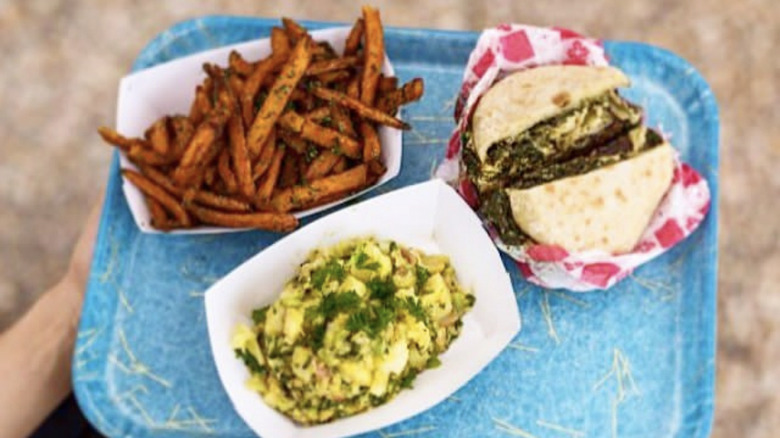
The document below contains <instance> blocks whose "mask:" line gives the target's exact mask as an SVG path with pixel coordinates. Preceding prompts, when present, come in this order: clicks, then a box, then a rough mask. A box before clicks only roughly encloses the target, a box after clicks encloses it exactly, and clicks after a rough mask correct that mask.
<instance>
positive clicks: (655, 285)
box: [628, 273, 677, 300]
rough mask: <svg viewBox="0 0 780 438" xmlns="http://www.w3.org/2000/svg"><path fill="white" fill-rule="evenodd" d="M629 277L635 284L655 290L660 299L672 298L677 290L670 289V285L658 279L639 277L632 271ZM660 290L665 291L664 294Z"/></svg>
mask: <svg viewBox="0 0 780 438" xmlns="http://www.w3.org/2000/svg"><path fill="white" fill-rule="evenodd" d="M628 276H629V277H631V278H632V279H633V280H634V282H636V284H638V285H640V286H642V287H643V288H645V289H647V290H649V291H651V292H655V293H656V294H658V295H660V296H661V299H663V300H668V299H671V298H674V297H675V296H676V294H677V291H676V290H674V289H672V287H671V286H669V285H668V284H666V283H661V282H660V281H656V280H652V279H650V278H647V277H640V276H638V275H635V274H633V273H631V274H629V275H628ZM661 291H666V294H663V293H661Z"/></svg>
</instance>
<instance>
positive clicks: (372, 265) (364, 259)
mask: <svg viewBox="0 0 780 438" xmlns="http://www.w3.org/2000/svg"><path fill="white" fill-rule="evenodd" d="M369 260H371V259H370V258H369V257H368V255H366V253H364V252H360V253H358V255H357V257H356V258H355V267H356V268H358V269H366V270H369V271H375V270H377V269H379V263H378V262H375V261H372V262H369Z"/></svg>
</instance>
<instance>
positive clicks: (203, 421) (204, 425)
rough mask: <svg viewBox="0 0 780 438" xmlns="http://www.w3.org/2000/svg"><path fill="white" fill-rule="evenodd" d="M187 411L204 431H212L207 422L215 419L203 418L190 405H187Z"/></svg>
mask: <svg viewBox="0 0 780 438" xmlns="http://www.w3.org/2000/svg"><path fill="white" fill-rule="evenodd" d="M187 411H189V413H190V415H191V416H192V420H193V421H194V422H195V423H196V424H198V425H199V426H200V427H201V428H202V429H203V430H204V431H205V432H214V429H212V428H211V427H209V425H208V423H210V422H214V421H216V420H209V419H206V418H203V417H202V416H200V415H199V414H198V413H197V412H196V411H195V409H193V408H192V406H188V407H187Z"/></svg>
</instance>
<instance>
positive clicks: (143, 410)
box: [127, 394, 155, 427]
mask: <svg viewBox="0 0 780 438" xmlns="http://www.w3.org/2000/svg"><path fill="white" fill-rule="evenodd" d="M127 399H128V400H130V403H131V404H132V405H133V406H135V408H136V409H137V410H138V412H139V413H140V414H141V418H143V419H144V422H145V423H146V425H147V426H149V427H154V426H155V422H154V419H152V416H151V415H149V412H147V411H146V408H145V407H144V405H143V404H142V403H141V402H140V401H138V399H137V398H136V397H135V395H134V394H130V395H129V396H128V397H127Z"/></svg>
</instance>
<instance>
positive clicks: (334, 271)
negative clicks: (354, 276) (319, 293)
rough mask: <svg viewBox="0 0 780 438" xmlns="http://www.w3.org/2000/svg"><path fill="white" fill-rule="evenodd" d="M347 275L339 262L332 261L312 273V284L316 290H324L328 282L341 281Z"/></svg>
mask: <svg viewBox="0 0 780 438" xmlns="http://www.w3.org/2000/svg"><path fill="white" fill-rule="evenodd" d="M345 275H346V272H345V271H344V267H343V266H341V264H340V263H339V262H338V261H337V260H331V261H329V262H328V263H327V264H326V265H325V266H323V267H321V268H318V269H315V270H314V272H312V273H311V283H312V285H313V286H314V288H315V289H322V286H323V285H325V282H326V281H333V280H337V281H341V280H343V279H344V276H345Z"/></svg>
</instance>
